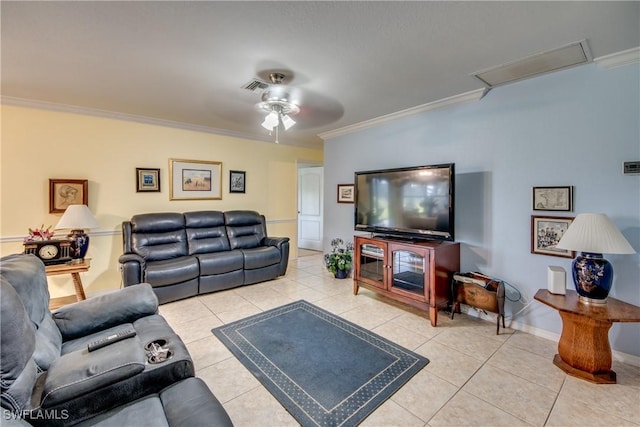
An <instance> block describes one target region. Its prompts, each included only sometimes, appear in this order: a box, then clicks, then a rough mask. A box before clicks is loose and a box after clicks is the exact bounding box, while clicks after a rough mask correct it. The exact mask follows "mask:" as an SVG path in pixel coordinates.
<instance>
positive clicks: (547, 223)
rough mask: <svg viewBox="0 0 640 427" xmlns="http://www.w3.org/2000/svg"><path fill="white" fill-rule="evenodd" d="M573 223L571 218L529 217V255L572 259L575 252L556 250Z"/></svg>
mask: <svg viewBox="0 0 640 427" xmlns="http://www.w3.org/2000/svg"><path fill="white" fill-rule="evenodd" d="M572 222H573V218H571V217H557V216H536V215H532V216H531V253H534V254H541V255H552V256H559V257H564V258H574V257H575V252H574V251H568V250H564V249H558V248H556V245H557V244H558V242H559V241H560V239H561V238H562V236H563V235H564V233H565V232H566V231H567V229H568V228H569V225H571V223H572Z"/></svg>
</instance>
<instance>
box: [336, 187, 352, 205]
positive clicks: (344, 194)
mask: <svg viewBox="0 0 640 427" xmlns="http://www.w3.org/2000/svg"><path fill="white" fill-rule="evenodd" d="M355 196H356V194H355V186H354V185H353V184H338V203H353V202H355Z"/></svg>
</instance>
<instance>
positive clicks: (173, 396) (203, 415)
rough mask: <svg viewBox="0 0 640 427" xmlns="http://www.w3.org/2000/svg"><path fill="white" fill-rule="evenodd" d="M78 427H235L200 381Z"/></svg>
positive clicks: (185, 382)
mask: <svg viewBox="0 0 640 427" xmlns="http://www.w3.org/2000/svg"><path fill="white" fill-rule="evenodd" d="M78 426H95V427H111V426H113V427H122V426H153V427H162V426H169V427H174V426H175V427H177V426H216V427H231V426H233V424H232V422H231V419H230V418H229V415H227V413H226V411H225V410H224V408H223V406H222V405H221V404H220V402H219V401H218V399H216V398H215V396H214V395H213V394H212V393H211V391H210V390H209V388H208V387H207V385H206V384H205V383H204V382H203V381H202V380H201V379H199V378H187V379H185V380H182V381H180V382H178V383H176V384H173V385H171V386H169V387H167V388H166V389H164V390H162V391H161V392H160V393H158V394H153V395H150V396H146V397H144V398H142V399H139V400H136V401H134V402H131V403H128V404H126V405H123V406H121V407H119V408H117V409H115V410H112V411H109V412H107V413H105V414H101V415H99V416H97V417H94V418H91V419H89V420H87V421H85V422H83V423H81V424H78Z"/></svg>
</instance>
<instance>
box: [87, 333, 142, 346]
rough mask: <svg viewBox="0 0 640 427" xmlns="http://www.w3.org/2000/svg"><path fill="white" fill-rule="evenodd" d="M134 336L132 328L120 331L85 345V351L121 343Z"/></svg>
mask: <svg viewBox="0 0 640 427" xmlns="http://www.w3.org/2000/svg"><path fill="white" fill-rule="evenodd" d="M135 335H136V331H135V329H133V328H128V329H122V330H120V331H118V332H116V333H113V334H111V335H109V336H107V337H104V338H98V339H97V340H95V341H91V342H90V343H89V344H87V350H89V351H94V350H97V349H99V348H102V347H104V346H107V345H109V344H113V343H114V342H118V341H121V340H123V339H125V338H129V337H133V336H135Z"/></svg>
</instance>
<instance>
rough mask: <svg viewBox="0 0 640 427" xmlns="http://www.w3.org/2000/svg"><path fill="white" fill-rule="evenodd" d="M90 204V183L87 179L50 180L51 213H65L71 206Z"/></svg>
mask: <svg viewBox="0 0 640 427" xmlns="http://www.w3.org/2000/svg"><path fill="white" fill-rule="evenodd" d="M88 204H89V181H88V180H86V179H50V180H49V213H63V212H64V211H65V210H66V209H67V207H68V206H69V205H88Z"/></svg>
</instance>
